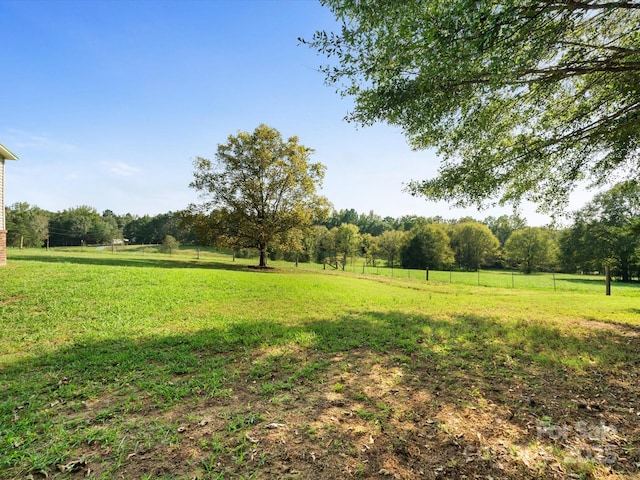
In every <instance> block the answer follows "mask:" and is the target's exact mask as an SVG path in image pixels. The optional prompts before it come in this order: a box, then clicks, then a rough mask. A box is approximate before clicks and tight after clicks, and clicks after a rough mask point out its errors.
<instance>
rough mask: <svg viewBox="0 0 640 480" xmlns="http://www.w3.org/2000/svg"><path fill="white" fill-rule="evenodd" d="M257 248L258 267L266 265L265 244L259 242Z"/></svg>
mask: <svg viewBox="0 0 640 480" xmlns="http://www.w3.org/2000/svg"><path fill="white" fill-rule="evenodd" d="M259 250H260V265H259V267H266V266H267V245H266V244H261V245H260V246H259Z"/></svg>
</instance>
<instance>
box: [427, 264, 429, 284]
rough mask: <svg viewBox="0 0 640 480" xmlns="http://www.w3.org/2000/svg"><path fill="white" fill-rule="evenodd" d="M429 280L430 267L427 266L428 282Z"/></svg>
mask: <svg viewBox="0 0 640 480" xmlns="http://www.w3.org/2000/svg"><path fill="white" fill-rule="evenodd" d="M428 281H429V267H428V266H427V282H428Z"/></svg>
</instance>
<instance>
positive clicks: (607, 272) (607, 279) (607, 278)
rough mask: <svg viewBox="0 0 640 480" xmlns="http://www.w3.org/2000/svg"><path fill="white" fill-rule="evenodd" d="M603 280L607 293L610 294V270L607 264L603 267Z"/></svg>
mask: <svg viewBox="0 0 640 480" xmlns="http://www.w3.org/2000/svg"><path fill="white" fill-rule="evenodd" d="M604 281H605V290H606V292H607V295H611V270H609V265H607V266H606V267H604Z"/></svg>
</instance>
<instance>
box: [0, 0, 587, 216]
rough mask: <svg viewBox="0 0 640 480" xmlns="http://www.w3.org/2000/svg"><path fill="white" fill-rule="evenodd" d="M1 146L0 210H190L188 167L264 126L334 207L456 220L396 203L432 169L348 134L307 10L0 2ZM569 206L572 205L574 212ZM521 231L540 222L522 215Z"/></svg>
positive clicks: (292, 5) (410, 202) (389, 130)
mask: <svg viewBox="0 0 640 480" xmlns="http://www.w3.org/2000/svg"><path fill="white" fill-rule="evenodd" d="M0 25H1V26H2V28H1V32H2V39H1V41H0V51H1V52H2V58H3V69H2V70H3V72H2V75H1V76H0V105H1V111H2V115H0V143H2V144H4V145H5V146H6V147H8V148H9V149H10V150H12V151H13V152H14V153H15V154H16V155H18V156H19V157H20V160H19V161H18V162H7V167H6V174H7V180H6V189H7V198H6V203H7V205H10V204H12V203H14V202H28V203H30V204H32V205H37V206H39V207H41V208H44V209H47V210H51V211H58V210H63V209H65V208H70V207H75V206H78V205H89V206H92V207H95V208H96V209H97V210H98V211H99V212H102V211H103V210H105V209H111V210H113V211H114V212H116V213H118V214H124V213H127V212H130V213H133V214H138V215H142V214H150V215H156V214H159V213H165V212H168V211H176V210H180V209H182V208H185V207H186V206H187V205H188V204H189V203H191V202H193V201H197V195H196V193H195V192H194V191H192V190H190V189H189V188H188V184H189V182H190V181H191V178H192V173H193V168H192V161H193V159H194V158H195V157H196V156H203V157H208V158H213V156H214V153H215V151H216V146H217V145H218V144H219V143H223V142H225V141H226V139H227V137H228V136H229V135H231V134H235V133H237V132H238V131H241V130H242V131H253V129H254V128H255V127H257V126H258V125H259V124H260V123H266V124H267V125H269V126H272V127H275V128H277V129H278V130H279V131H280V132H281V133H282V135H283V137H285V138H286V137H289V136H292V135H297V136H298V137H299V138H300V142H301V143H302V144H304V145H306V146H308V147H311V148H313V149H314V150H315V154H314V155H313V161H319V162H322V163H323V164H325V165H326V166H327V172H326V177H325V182H324V187H323V190H322V193H323V194H324V195H326V196H327V197H328V198H329V200H330V201H331V202H332V203H333V205H334V207H335V208H336V209H343V208H355V209H356V210H357V211H359V212H365V213H366V212H369V211H370V210H373V211H374V212H375V213H377V214H379V215H382V216H392V217H399V216H401V215H405V214H416V215H424V216H434V215H441V216H443V217H445V218H458V217H460V216H463V215H471V216H474V217H476V218H479V219H482V218H485V217H486V216H488V215H500V214H502V213H511V210H510V209H508V208H507V209H488V210H483V211H481V212H477V211H476V210H475V209H467V210H460V209H451V208H449V206H448V205H446V204H444V203H430V202H426V201H425V200H423V199H419V198H413V197H411V196H410V195H408V194H407V193H403V191H402V188H403V183H405V182H408V181H410V180H412V179H422V178H430V177H433V176H434V175H435V174H436V172H437V167H438V164H439V161H438V159H437V157H436V156H435V154H434V153H433V152H430V151H421V152H414V151H412V150H411V149H410V148H409V146H408V145H407V142H406V140H405V138H404V137H403V136H402V133H401V132H400V130H399V129H397V128H394V127H389V126H387V125H376V126H373V127H366V128H364V127H360V128H358V127H357V126H355V125H352V124H349V123H346V122H345V121H344V120H343V118H344V116H345V114H346V113H347V112H348V111H349V108H350V101H349V99H344V98H341V97H340V96H339V95H338V94H336V93H335V91H334V89H333V88H332V87H328V86H326V85H325V84H324V79H323V76H322V74H321V73H319V72H318V71H317V67H318V66H319V65H320V64H321V63H323V62H324V59H323V58H322V57H320V56H318V55H317V54H316V53H315V52H314V51H312V50H310V49H309V48H308V47H305V46H303V45H299V44H298V40H297V38H298V37H307V38H308V37H311V36H312V34H313V32H314V31H315V30H318V29H327V30H331V29H333V28H334V27H335V23H334V20H333V17H332V16H331V14H330V12H329V11H328V10H326V9H325V8H323V7H321V6H320V4H319V3H318V2H316V1H313V0H278V1H276V0H272V1H269V0H235V1H225V0H184V1H179V0H172V1H163V0H138V1H127V0H112V1H101V0H86V1H81V0H73V1H63V0H50V1H47V0H19V1H14V0H0ZM578 205H579V203H578ZM522 213H523V215H524V216H526V217H527V218H528V220H529V224H531V225H537V224H543V223H545V222H546V217H542V216H540V215H536V214H534V213H533V208H532V207H531V206H525V207H524V209H523V212H522Z"/></svg>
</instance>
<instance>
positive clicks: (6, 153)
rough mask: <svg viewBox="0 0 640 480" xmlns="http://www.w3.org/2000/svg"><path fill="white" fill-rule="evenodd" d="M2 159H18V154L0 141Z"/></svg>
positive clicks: (0, 157)
mask: <svg viewBox="0 0 640 480" xmlns="http://www.w3.org/2000/svg"><path fill="white" fill-rule="evenodd" d="M0 159H2V160H18V156H17V155H15V154H14V153H13V152H11V150H9V149H8V148H7V147H5V146H4V145H2V144H1V143H0Z"/></svg>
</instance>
